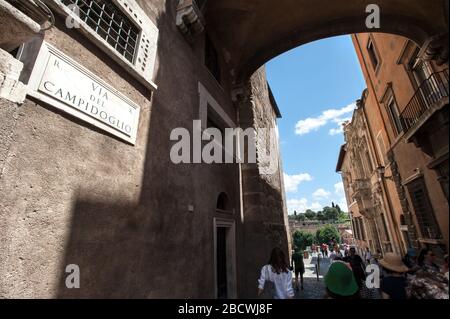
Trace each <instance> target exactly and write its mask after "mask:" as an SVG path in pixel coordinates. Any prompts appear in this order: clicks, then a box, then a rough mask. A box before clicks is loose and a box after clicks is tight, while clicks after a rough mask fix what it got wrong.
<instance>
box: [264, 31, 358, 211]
mask: <svg viewBox="0 0 450 319" xmlns="http://www.w3.org/2000/svg"><path fill="white" fill-rule="evenodd" d="M266 69H267V77H268V80H269V83H270V86H271V88H272V91H273V93H274V96H275V99H276V100H277V103H278V106H279V108H280V111H281V113H282V115H283V118H282V119H280V120H279V122H278V125H279V132H280V143H281V150H282V151H281V152H282V158H283V166H284V174H285V187H286V195H287V200H288V210H289V214H292V213H293V211H294V210H297V212H299V213H301V212H304V210H306V209H308V208H310V209H313V210H315V211H317V210H321V209H322V207H324V206H330V205H331V202H332V201H334V202H335V203H337V204H339V205H340V206H341V208H343V209H345V210H346V209H347V205H346V201H345V195H344V192H343V187H342V180H341V177H340V175H339V174H337V173H336V172H335V169H336V163H337V158H338V154H339V149H340V147H341V145H342V144H343V143H344V136H343V133H342V130H341V129H342V125H341V123H342V122H344V121H345V120H348V119H350V118H351V116H352V112H353V109H354V103H355V101H356V100H357V99H359V98H360V97H361V93H362V91H363V90H364V89H365V87H366V84H365V82H364V78H363V76H362V72H361V68H360V65H359V62H358V59H357V56H356V53H355V50H354V48H353V44H352V41H351V38H350V36H341V37H334V38H330V39H325V40H321V41H317V42H313V43H310V44H307V45H303V46H301V47H298V48H296V49H294V50H291V51H289V52H286V53H285V54H283V55H281V56H278V57H277V58H275V59H273V60H272V61H270V62H269V63H267V65H266Z"/></svg>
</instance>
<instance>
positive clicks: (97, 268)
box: [55, 1, 215, 298]
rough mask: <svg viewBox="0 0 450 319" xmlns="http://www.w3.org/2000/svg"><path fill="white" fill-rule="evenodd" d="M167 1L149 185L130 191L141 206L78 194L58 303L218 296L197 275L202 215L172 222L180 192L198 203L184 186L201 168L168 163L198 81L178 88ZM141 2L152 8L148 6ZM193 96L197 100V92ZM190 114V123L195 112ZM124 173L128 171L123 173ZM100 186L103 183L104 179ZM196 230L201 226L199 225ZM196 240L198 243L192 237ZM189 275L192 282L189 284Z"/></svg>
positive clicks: (161, 23)
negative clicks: (74, 279) (74, 283)
mask: <svg viewBox="0 0 450 319" xmlns="http://www.w3.org/2000/svg"><path fill="white" fill-rule="evenodd" d="M165 2H166V8H165V11H164V12H163V13H162V14H161V15H160V17H159V18H158V19H159V20H158V21H157V25H158V28H159V31H160V35H159V39H160V40H161V39H166V41H160V43H159V48H158V60H159V68H158V69H157V75H156V79H155V82H156V83H157V84H158V86H159V88H158V91H157V92H156V93H155V94H154V96H153V101H152V107H151V110H150V112H148V113H145V114H149V116H150V115H151V116H150V120H149V132H148V137H147V138H146V139H147V141H146V142H147V143H146V144H147V149H146V159H145V163H144V173H143V181H142V185H139V186H140V188H139V187H137V188H136V190H133V191H130V190H127V194H130V193H134V192H140V193H141V197H140V199H139V202H138V203H132V202H126V201H125V202H121V201H120V194H119V196H117V198H111V200H108V199H106V200H105V201H98V200H93V199H92V197H90V196H89V195H86V196H83V197H78V199H77V200H76V202H75V204H74V208H73V215H72V221H71V225H70V234H69V236H68V238H67V246H66V249H65V251H64V253H65V257H64V259H63V262H62V264H61V267H60V274H59V278H60V279H59V287H58V289H57V295H56V296H55V297H57V298H192V297H200V298H212V297H213V296H212V295H210V294H209V292H210V291H211V285H212V282H211V280H210V279H209V278H206V279H203V280H200V279H201V277H200V276H202V274H198V273H194V270H196V269H197V270H198V269H202V268H204V265H203V266H202V265H200V264H199V263H200V262H201V260H200V259H199V258H198V257H199V256H203V255H205V253H204V252H205V251H208V249H210V248H211V247H212V244H211V243H210V242H207V241H206V238H207V237H206V236H205V235H203V234H199V233H198V229H197V230H196V229H194V227H193V225H194V224H193V223H194V219H195V218H198V217H196V216H195V215H187V216H185V215H183V216H182V217H181V218H176V217H175V218H174V214H176V213H178V212H180V211H184V210H185V199H184V198H183V197H182V196H186V195H180V194H187V195H189V196H190V198H193V199H194V200H195V196H196V194H195V191H193V190H192V189H190V190H186V186H185V184H183V182H184V181H185V180H186V179H188V180H192V179H193V175H194V173H195V169H194V170H193V169H192V167H191V166H189V167H188V165H185V166H183V165H180V166H173V165H172V163H171V162H170V157H169V154H170V144H169V142H170V140H169V136H170V132H171V129H172V127H169V125H173V123H174V122H175V123H176V122H177V119H178V118H180V117H182V116H183V115H180V113H182V112H176V107H184V108H186V106H187V105H189V104H188V103H189V101H186V100H185V96H184V95H183V94H186V93H185V90H187V89H190V90H192V89H194V90H196V89H197V83H192V86H193V87H188V88H179V89H177V90H174V91H172V90H173V87H174V86H173V83H174V82H180V83H182V80H183V78H181V79H177V78H176V77H179V76H180V72H181V73H184V72H185V70H183V69H182V68H181V69H180V68H179V65H177V63H182V62H179V59H182V58H183V56H182V55H181V53H177V52H174V51H177V50H173V48H172V47H171V46H173V45H174V44H173V43H170V42H171V41H167V39H168V38H170V37H171V36H172V37H173V32H174V31H173V30H172V28H173V26H172V25H171V24H170V23H168V22H167V21H169V22H170V21H172V20H173V17H174V15H175V13H174V11H175V7H174V2H173V1H165ZM140 4H141V5H142V6H143V7H145V8H146V9H149V7H148V4H147V3H145V2H144V1H141V3H140ZM171 19H172V20H171ZM177 41H178V40H177ZM178 51H180V50H178ZM186 73H187V72H186ZM174 77H175V78H174ZM190 79H191V81H190V82H195V81H192V78H190ZM131 83H133V85H134V84H135V83H134V82H131ZM190 96H192V97H193V98H195V94H190ZM174 101H179V105H174ZM192 105H194V104H192ZM184 113H189V112H184ZM188 115H189V121H190V123H192V122H191V120H192V114H188ZM142 121H144V120H143V119H142V118H141V123H142ZM184 125H186V124H185V123H183V124H181V123H180V125H179V126H184ZM187 127H189V126H187ZM140 138H141V139H142V138H143V137H142V136H141V137H140ZM130 149H131V148H130ZM170 165H172V166H170ZM169 167H170V169H168V168H169ZM126 175H127V173H126V172H125V173H124V175H123V176H126ZM168 175H170V178H169V177H168ZM123 176H122V177H123ZM177 177H179V180H177ZM117 178H120V177H117ZM125 178H126V177H125ZM98 185H99V186H101V185H103V184H102V182H101V181H98ZM194 187H195V186H194ZM194 187H192V188H194ZM99 190H100V191H101V187H99ZM213 200H215V198H214V199H213ZM195 225H196V227H197V225H198V223H197V224H195ZM190 238H192V240H188V239H190ZM194 238H196V239H195V240H194ZM69 264H76V265H78V266H79V267H80V274H81V276H80V279H81V280H80V286H81V287H80V289H67V288H66V285H65V281H66V277H67V276H68V275H69V274H68V273H66V272H65V267H66V265H69ZM198 277H200V279H199V278H198ZM186 278H190V280H189V282H187V281H186ZM196 278H197V279H198V280H196Z"/></svg>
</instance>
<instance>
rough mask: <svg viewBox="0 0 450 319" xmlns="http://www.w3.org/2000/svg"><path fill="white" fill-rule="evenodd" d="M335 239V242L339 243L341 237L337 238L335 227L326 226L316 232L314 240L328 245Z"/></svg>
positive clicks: (337, 232) (337, 233)
mask: <svg viewBox="0 0 450 319" xmlns="http://www.w3.org/2000/svg"><path fill="white" fill-rule="evenodd" d="M333 239H335V240H336V241H337V242H340V241H341V237H340V236H339V231H338V230H337V228H336V227H335V226H332V225H326V226H325V227H322V228H320V229H318V230H317V232H316V240H317V242H318V243H319V244H320V243H329V242H330V241H332V240H333Z"/></svg>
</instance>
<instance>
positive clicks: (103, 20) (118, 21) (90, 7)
mask: <svg viewBox="0 0 450 319" xmlns="http://www.w3.org/2000/svg"><path fill="white" fill-rule="evenodd" d="M62 3H63V4H64V5H66V6H70V5H75V6H77V7H78V8H79V14H80V19H81V20H82V21H84V22H85V23H86V24H87V25H88V26H89V27H90V28H91V29H92V30H94V31H95V32H96V33H97V34H98V35H100V36H101V37H102V38H103V39H104V40H106V42H107V43H108V44H109V45H110V46H111V47H113V48H114V50H116V51H117V52H118V53H119V54H120V55H122V56H123V57H125V59H127V60H128V61H130V62H131V63H133V62H134V58H135V56H136V51H137V49H138V41H139V34H140V29H139V28H138V27H136V25H135V24H134V23H133V22H132V21H131V20H130V19H129V18H128V17H127V16H126V15H125V14H123V13H122V11H121V10H120V9H119V8H118V7H117V6H116V5H115V4H114V3H113V1H106V0H62Z"/></svg>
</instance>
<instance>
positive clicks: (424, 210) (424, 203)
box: [407, 178, 442, 239]
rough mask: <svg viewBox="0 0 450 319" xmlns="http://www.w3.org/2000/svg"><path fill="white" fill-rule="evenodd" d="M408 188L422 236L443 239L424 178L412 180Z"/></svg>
mask: <svg viewBox="0 0 450 319" xmlns="http://www.w3.org/2000/svg"><path fill="white" fill-rule="evenodd" d="M407 188H408V193H409V197H410V199H411V203H412V206H413V208H414V212H415V216H416V219H417V224H418V225H419V228H420V232H421V234H422V237H423V238H426V239H441V238H442V235H441V233H440V231H439V227H438V225H437V222H436V219H435V216H434V211H433V208H432V206H431V203H430V199H429V197H428V191H427V189H426V186H425V181H424V179H423V178H418V179H416V180H414V181H412V182H411V183H409V184H408V185H407Z"/></svg>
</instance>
